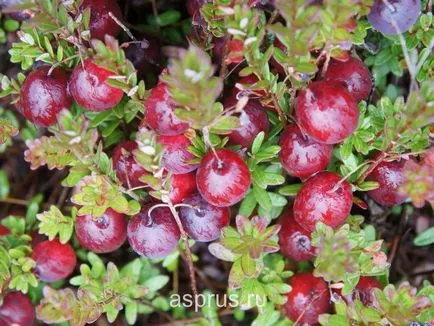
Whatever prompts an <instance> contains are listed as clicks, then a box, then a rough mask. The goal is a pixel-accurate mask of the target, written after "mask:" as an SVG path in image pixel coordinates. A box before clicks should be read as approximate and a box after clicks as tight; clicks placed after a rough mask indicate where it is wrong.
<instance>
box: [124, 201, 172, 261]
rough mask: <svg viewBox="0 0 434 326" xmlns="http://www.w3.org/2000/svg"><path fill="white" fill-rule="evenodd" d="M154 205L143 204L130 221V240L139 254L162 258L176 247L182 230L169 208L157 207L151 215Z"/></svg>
mask: <svg viewBox="0 0 434 326" xmlns="http://www.w3.org/2000/svg"><path fill="white" fill-rule="evenodd" d="M152 207H153V204H148V205H145V206H143V207H142V209H141V211H140V213H138V214H137V215H134V216H133V217H132V218H131V220H130V221H129V222H128V241H129V243H130V245H131V247H132V248H133V250H134V251H135V252H137V253H138V254H139V255H141V256H144V257H147V258H162V257H165V256H167V255H168V254H170V253H171V252H172V251H173V250H174V249H175V248H176V246H177V245H178V241H179V239H180V232H179V229H178V226H177V225H176V222H175V219H174V217H173V216H172V213H171V212H170V209H169V208H167V207H158V208H155V209H153V210H152V212H151V214H150V215H149V214H148V213H149V210H150V209H151V208H152Z"/></svg>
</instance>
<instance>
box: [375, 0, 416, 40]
mask: <svg viewBox="0 0 434 326" xmlns="http://www.w3.org/2000/svg"><path fill="white" fill-rule="evenodd" d="M420 10H421V1H420V0H388V1H387V2H385V1H383V0H375V1H374V4H373V5H372V7H371V11H370V12H369V14H368V16H367V18H368V22H369V23H370V24H371V25H372V27H374V28H375V29H376V30H378V31H380V32H381V33H383V34H386V35H396V34H399V33H405V32H406V31H408V30H409V29H410V27H411V26H413V25H414V24H415V23H416V21H417V19H418V18H419V15H420Z"/></svg>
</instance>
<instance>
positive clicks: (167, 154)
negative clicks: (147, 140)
mask: <svg viewBox="0 0 434 326" xmlns="http://www.w3.org/2000/svg"><path fill="white" fill-rule="evenodd" d="M158 142H159V143H160V144H161V145H163V146H164V152H163V157H162V158H161V165H162V166H163V167H164V168H165V169H166V170H167V171H169V172H172V173H174V174H184V173H188V172H192V171H194V170H196V169H197V167H198V166H199V165H198V164H193V163H190V161H191V160H192V159H194V158H196V156H194V155H193V154H192V153H191V152H190V151H189V150H188V146H191V142H190V140H189V139H188V138H187V137H185V136H184V135H178V136H160V137H159V138H158Z"/></svg>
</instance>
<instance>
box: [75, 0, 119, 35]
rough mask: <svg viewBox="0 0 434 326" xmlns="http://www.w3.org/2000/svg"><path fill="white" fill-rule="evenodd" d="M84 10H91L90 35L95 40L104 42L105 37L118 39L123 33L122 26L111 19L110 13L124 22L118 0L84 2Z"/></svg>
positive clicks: (87, 0) (85, 0) (82, 6)
mask: <svg viewBox="0 0 434 326" xmlns="http://www.w3.org/2000/svg"><path fill="white" fill-rule="evenodd" d="M81 8H82V9H86V8H90V23H89V29H90V35H91V37H92V38H94V39H99V40H104V36H105V35H106V34H107V35H111V36H113V37H116V36H117V35H118V34H119V32H120V31H121V28H120V26H119V25H118V24H117V23H116V22H115V21H114V19H113V18H112V17H110V15H109V12H111V13H112V14H113V16H115V17H116V18H117V19H119V20H122V12H121V8H120V7H119V5H118V4H117V2H116V0H84V1H83V3H82V5H81Z"/></svg>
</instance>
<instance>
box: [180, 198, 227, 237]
mask: <svg viewBox="0 0 434 326" xmlns="http://www.w3.org/2000/svg"><path fill="white" fill-rule="evenodd" d="M182 203H183V204H185V205H190V206H191V207H187V206H181V207H180V210H179V217H180V219H181V222H182V225H183V227H184V229H185V232H187V234H188V235H189V236H190V237H191V238H192V239H194V240H196V241H200V242H209V241H213V240H216V239H218V238H219V237H220V232H221V230H222V229H223V228H224V227H226V226H228V225H229V221H230V218H231V210H230V208H229V207H217V206H213V205H211V204H209V203H207V202H206V201H205V200H204V199H203V198H202V197H201V196H200V195H199V194H198V193H196V194H194V195H192V196H190V197H188V198H186V199H185V200H184V201H183V202H182Z"/></svg>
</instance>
